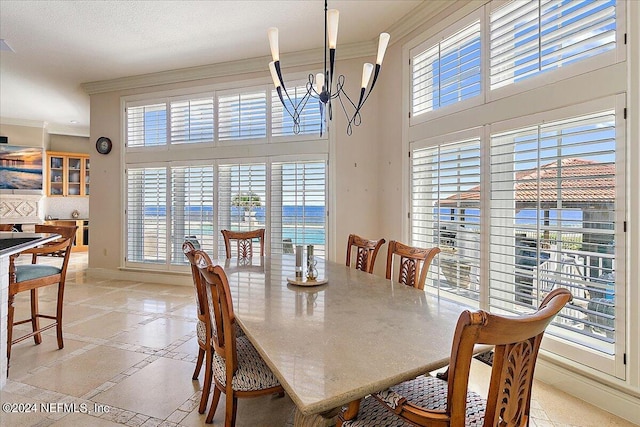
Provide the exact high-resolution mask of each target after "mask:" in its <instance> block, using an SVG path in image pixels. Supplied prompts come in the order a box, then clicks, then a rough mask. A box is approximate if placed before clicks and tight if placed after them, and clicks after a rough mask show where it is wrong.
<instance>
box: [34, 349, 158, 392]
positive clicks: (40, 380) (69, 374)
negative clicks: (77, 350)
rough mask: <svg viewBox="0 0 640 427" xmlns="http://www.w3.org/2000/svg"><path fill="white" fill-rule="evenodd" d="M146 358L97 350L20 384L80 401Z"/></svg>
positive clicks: (117, 350) (62, 363)
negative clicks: (53, 391)
mask: <svg viewBox="0 0 640 427" xmlns="http://www.w3.org/2000/svg"><path fill="white" fill-rule="evenodd" d="M146 357H147V355H145V354H142V353H134V352H131V351H125V350H120V349H116V348H111V347H105V346H99V347H96V348H93V349H92V350H89V351H87V352H84V353H82V354H79V355H77V356H75V357H72V358H70V359H68V360H65V361H63V362H61V363H59V364H57V365H55V366H53V367H51V368H48V369H46V370H44V371H42V372H39V373H38V374H37V375H35V376H33V377H30V378H27V379H25V380H24V381H23V382H25V383H27V384H31V385H34V386H36V387H41V388H46V389H48V390H55V391H58V392H60V393H64V394H67V395H70V396H76V397H80V396H83V395H84V394H86V393H88V392H89V391H91V390H93V389H95V388H96V387H98V386H100V385H101V384H103V383H104V382H106V381H108V380H109V379H111V378H113V377H115V376H116V375H118V374H120V373H121V372H123V371H125V370H127V369H129V368H130V367H131V366H133V365H135V364H136V363H138V362H140V361H141V360H143V359H145V358H146Z"/></svg>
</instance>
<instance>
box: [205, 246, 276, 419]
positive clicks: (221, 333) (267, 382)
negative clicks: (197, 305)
mask: <svg viewBox="0 0 640 427" xmlns="http://www.w3.org/2000/svg"><path fill="white" fill-rule="evenodd" d="M194 257H195V262H196V265H197V266H198V269H199V271H200V273H201V274H202V278H203V280H204V283H205V285H206V286H205V289H206V295H207V298H208V303H209V305H210V307H213V317H214V318H215V324H214V328H215V332H212V334H211V336H212V341H213V348H214V354H213V379H214V383H215V386H214V390H213V401H212V402H211V408H210V409H209V413H208V414H207V419H206V422H207V423H211V422H212V421H213V416H214V415H215V413H216V408H217V406H218V401H219V400H220V394H221V393H224V394H225V396H226V405H225V407H226V410H225V422H224V425H225V426H226V427H233V426H235V423H236V412H237V407H238V398H244V397H255V396H262V395H265V394H272V393H278V394H280V395H281V396H284V389H283V388H282V386H281V385H280V383H279V382H278V379H277V378H276V377H275V375H274V374H273V372H271V370H270V369H269V367H267V365H266V364H265V363H264V360H262V358H261V357H260V355H259V354H258V352H257V350H256V349H255V348H254V347H253V345H252V344H251V342H250V341H249V339H248V338H247V337H246V336H240V337H238V336H236V333H235V329H236V326H235V325H236V318H235V315H234V312H233V301H232V298H231V291H230V289H229V282H228V280H227V275H226V274H225V272H224V269H223V268H222V267H220V266H219V265H216V266H213V265H212V264H211V260H210V259H209V257H208V256H207V254H206V253H204V252H202V251H195V254H194Z"/></svg>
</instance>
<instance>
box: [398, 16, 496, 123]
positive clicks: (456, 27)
mask: <svg viewBox="0 0 640 427" xmlns="http://www.w3.org/2000/svg"><path fill="white" fill-rule="evenodd" d="M483 10H484V9H483V7H480V8H478V9H476V10H475V11H473V12H471V13H469V14H467V15H466V16H464V17H463V18H462V19H460V20H458V21H456V22H455V23H453V24H452V25H450V26H448V27H445V28H444V29H443V30H441V31H439V32H438V33H436V34H434V35H432V36H431V37H429V38H428V39H426V40H425V41H423V42H420V43H419V44H417V45H415V46H412V47H410V48H409V61H410V62H411V64H410V66H409V69H410V70H411V69H412V67H413V60H414V58H415V57H416V56H417V55H420V54H421V53H423V52H425V51H427V50H429V49H431V48H434V47H436V46H438V45H439V44H440V43H442V42H443V41H445V40H446V39H448V38H449V37H452V36H453V35H455V34H456V33H458V32H460V31H462V30H463V29H465V28H467V27H468V26H470V25H471V24H473V23H474V22H475V21H479V22H480V93H478V94H477V95H475V96H473V97H471V98H468V99H465V100H462V101H458V102H454V103H452V104H450V105H446V106H444V107H440V108H437V109H435V110H431V111H425V112H424V113H421V114H419V115H414V114H413V105H412V97H411V92H412V90H413V78H412V76H411V75H409V79H408V84H409V89H408V93H409V126H415V125H418V124H420V123H424V122H427V121H430V120H434V119H437V118H439V117H442V116H446V115H449V114H451V113H455V112H458V111H462V110H466V109H468V108H472V107H476V106H478V105H482V104H483V103H484V102H485V100H484V98H485V92H486V89H485V86H486V80H487V78H486V66H485V63H486V62H487V61H486V58H485V57H486V56H487V55H486V53H485V49H484V46H485V38H484V36H483V34H484V26H485V24H484V20H485V16H484V13H483ZM411 73H412V72H411V71H410V74H411Z"/></svg>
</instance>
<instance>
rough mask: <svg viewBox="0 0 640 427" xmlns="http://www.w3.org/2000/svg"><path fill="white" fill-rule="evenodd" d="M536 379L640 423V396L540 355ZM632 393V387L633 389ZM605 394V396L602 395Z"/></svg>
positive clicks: (630, 420)
mask: <svg viewBox="0 0 640 427" xmlns="http://www.w3.org/2000/svg"><path fill="white" fill-rule="evenodd" d="M535 376H536V379H537V380H540V381H542V382H544V383H546V384H549V385H551V386H553V387H555V388H557V389H558V390H561V391H563V392H565V393H567V394H570V395H572V396H575V397H577V398H579V399H582V400H584V401H585V402H588V403H590V404H591V405H593V406H596V407H598V408H600V409H602V410H604V411H607V412H610V413H612V414H614V415H617V416H618V417H620V418H624V419H625V420H627V421H629V422H631V423H634V424H636V425H640V397H639V396H636V395H634V394H635V393H634V394H630V393H625V391H624V390H620V389H619V388H615V387H612V386H609V385H607V384H604V383H602V382H600V381H597V380H594V379H592V378H589V377H587V376H584V375H581V374H580V373H578V372H574V371H571V370H569V369H566V368H565V367H562V366H560V365H558V364H556V363H554V362H553V360H550V359H547V358H543V357H539V358H538V361H537V363H536V374H535ZM631 393H633V391H631ZM603 396H606V399H605V398H603Z"/></svg>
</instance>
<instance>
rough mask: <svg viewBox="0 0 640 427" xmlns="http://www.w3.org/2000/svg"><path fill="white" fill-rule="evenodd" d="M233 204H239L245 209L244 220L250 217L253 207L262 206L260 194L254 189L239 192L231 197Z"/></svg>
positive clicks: (238, 205)
mask: <svg viewBox="0 0 640 427" xmlns="http://www.w3.org/2000/svg"><path fill="white" fill-rule="evenodd" d="M231 206H237V207H241V208H243V209H244V220H246V219H247V218H250V212H251V209H252V208H254V207H258V206H262V203H261V201H260V196H259V195H257V194H256V193H254V192H252V191H248V192H243V193H238V194H236V195H235V196H233V198H232V199H231Z"/></svg>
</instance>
